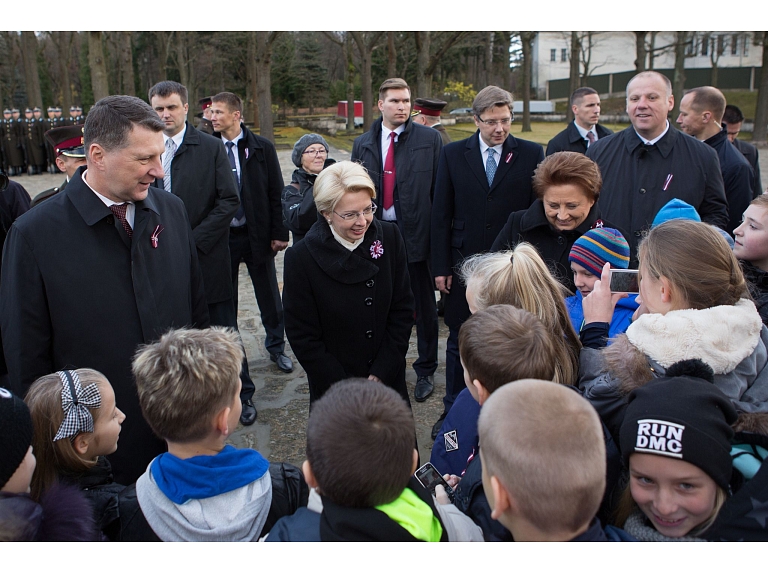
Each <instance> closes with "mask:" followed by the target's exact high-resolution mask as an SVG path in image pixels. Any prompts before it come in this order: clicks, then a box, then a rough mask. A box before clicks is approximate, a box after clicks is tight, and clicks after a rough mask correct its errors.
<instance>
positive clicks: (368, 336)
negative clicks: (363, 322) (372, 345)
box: [365, 329, 373, 339]
mask: <svg viewBox="0 0 768 575" xmlns="http://www.w3.org/2000/svg"><path fill="white" fill-rule="evenodd" d="M365 337H367V338H368V339H371V338H372V337H373V330H370V329H369V330H368V331H366V332H365Z"/></svg>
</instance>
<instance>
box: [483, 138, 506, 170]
mask: <svg viewBox="0 0 768 575" xmlns="http://www.w3.org/2000/svg"><path fill="white" fill-rule="evenodd" d="M477 139H478V140H480V155H481V156H483V155H485V152H486V151H487V150H488V148H490V147H493V151H494V152H496V153H497V154H498V155H499V158H501V149H502V147H503V146H504V144H498V145H496V146H489V145H488V144H486V143H485V140H483V137H482V136H481V135H480V134H478V135H477ZM496 163H497V164H498V163H499V162H498V160H497V161H496Z"/></svg>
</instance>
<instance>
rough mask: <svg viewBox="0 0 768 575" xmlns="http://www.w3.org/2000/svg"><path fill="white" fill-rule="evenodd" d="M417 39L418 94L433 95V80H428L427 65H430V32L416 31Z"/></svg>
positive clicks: (424, 96)
mask: <svg viewBox="0 0 768 575" xmlns="http://www.w3.org/2000/svg"><path fill="white" fill-rule="evenodd" d="M413 34H414V38H415V40H416V95H417V96H418V97H419V98H430V97H431V96H432V86H431V84H432V82H427V75H426V72H427V66H429V40H430V32H429V31H426V32H414V33H413Z"/></svg>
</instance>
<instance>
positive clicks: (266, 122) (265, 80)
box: [254, 32, 280, 142]
mask: <svg viewBox="0 0 768 575" xmlns="http://www.w3.org/2000/svg"><path fill="white" fill-rule="evenodd" d="M279 34H280V32H255V35H256V58H255V59H254V65H255V67H256V69H255V72H256V102H257V103H258V106H259V126H260V130H259V133H260V134H261V136H262V137H264V138H267V139H268V140H270V141H272V142H274V141H275V129H274V123H273V121H272V78H271V75H270V62H271V60H272V44H273V43H274V41H275V38H276V37H277V36H278V35H279Z"/></svg>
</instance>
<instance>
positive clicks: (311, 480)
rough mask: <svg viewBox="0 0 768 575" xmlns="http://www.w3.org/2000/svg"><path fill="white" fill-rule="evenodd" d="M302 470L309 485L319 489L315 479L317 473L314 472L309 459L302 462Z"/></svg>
mask: <svg viewBox="0 0 768 575" xmlns="http://www.w3.org/2000/svg"><path fill="white" fill-rule="evenodd" d="M301 472H302V473H303V474H304V481H306V482H307V485H309V486H310V487H314V488H315V489H317V480H315V474H314V473H312V466H311V465H310V464H309V459H305V460H304V463H302V464H301Z"/></svg>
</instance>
